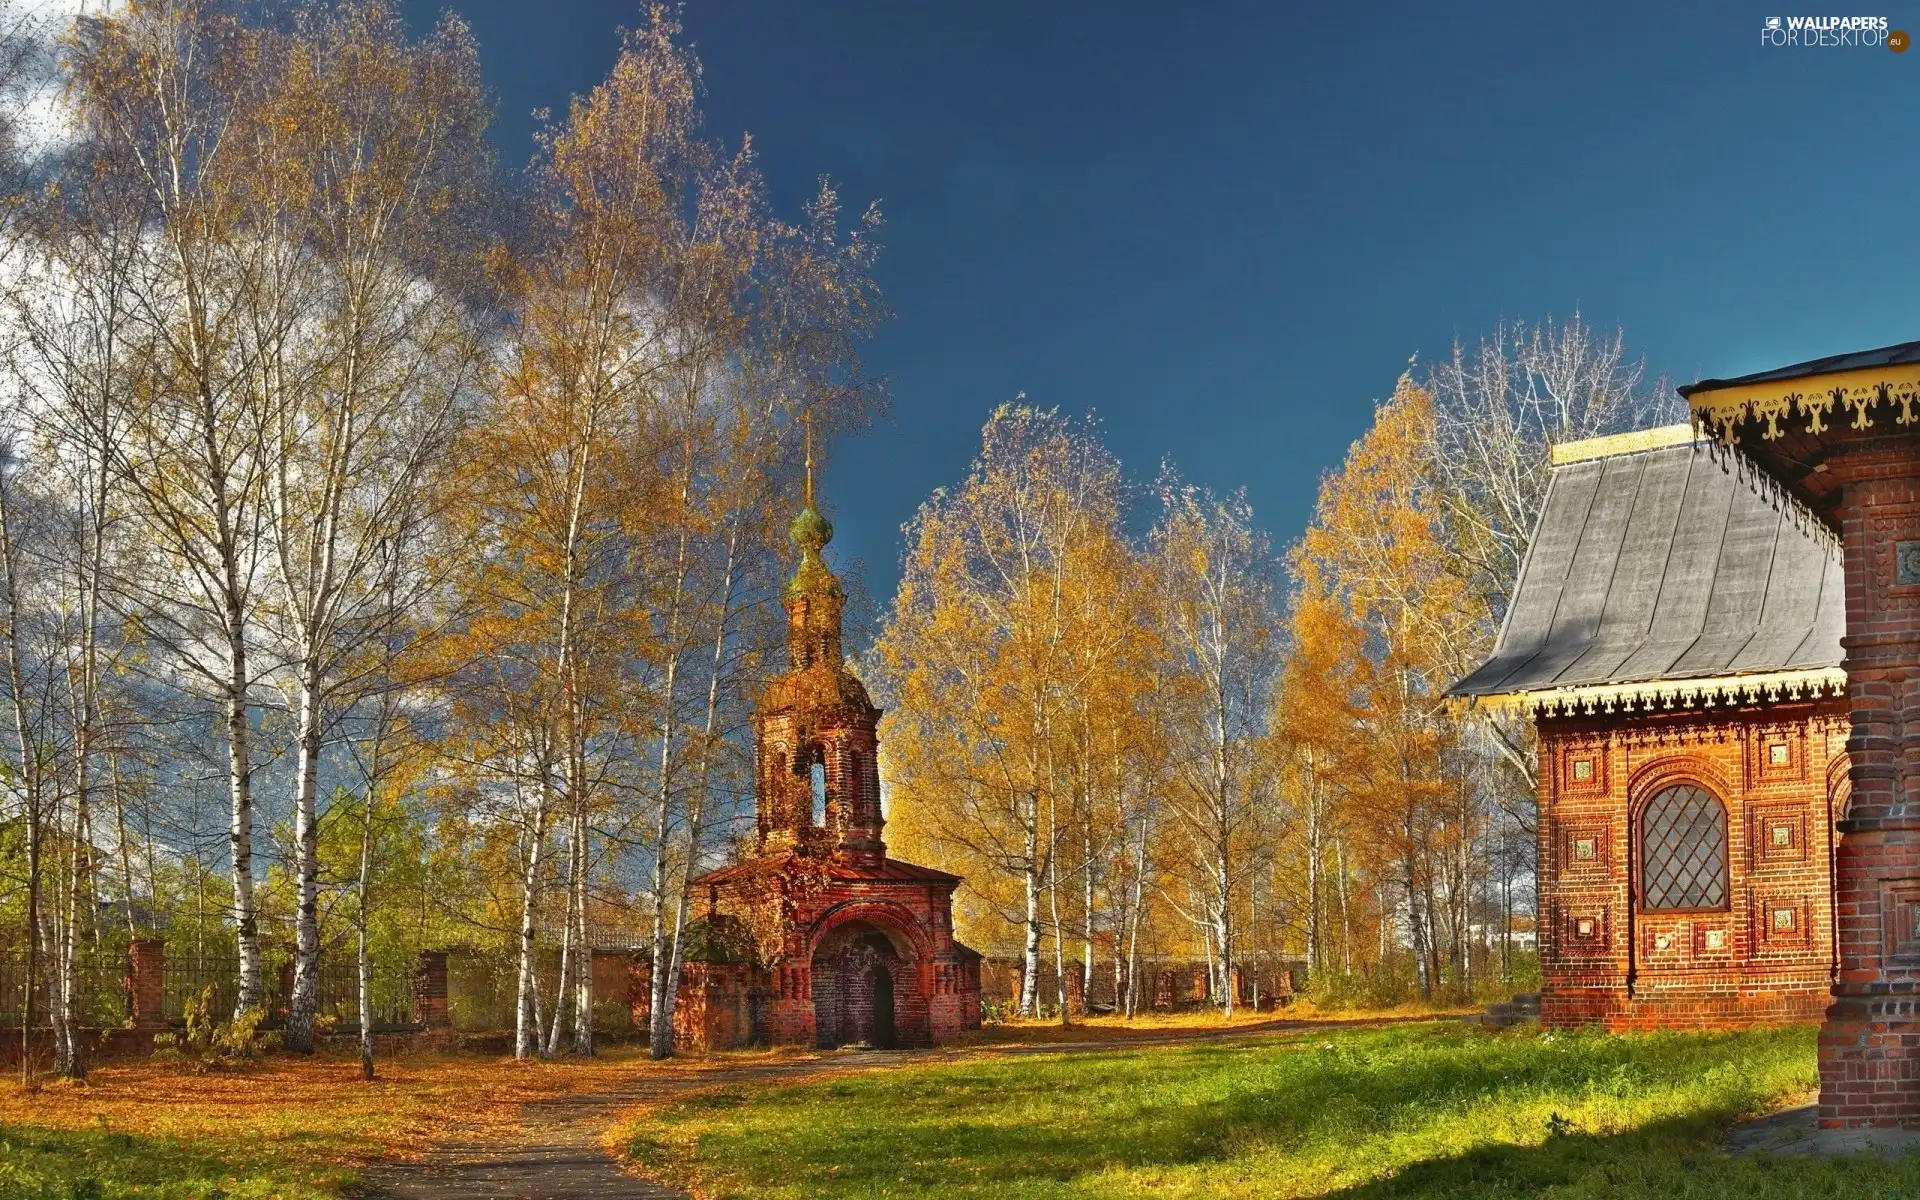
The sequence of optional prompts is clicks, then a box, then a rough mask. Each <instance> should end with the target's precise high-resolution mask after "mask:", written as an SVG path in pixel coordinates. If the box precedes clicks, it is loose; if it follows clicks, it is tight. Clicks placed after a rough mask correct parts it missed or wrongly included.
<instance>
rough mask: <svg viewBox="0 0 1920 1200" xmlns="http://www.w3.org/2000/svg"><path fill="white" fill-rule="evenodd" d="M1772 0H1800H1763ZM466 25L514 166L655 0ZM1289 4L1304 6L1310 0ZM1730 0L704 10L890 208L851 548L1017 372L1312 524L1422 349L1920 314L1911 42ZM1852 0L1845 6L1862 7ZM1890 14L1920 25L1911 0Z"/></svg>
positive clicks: (843, 529)
mask: <svg viewBox="0 0 1920 1200" xmlns="http://www.w3.org/2000/svg"><path fill="white" fill-rule="evenodd" d="M1768 2H1769V3H1772V2H1773V0H1768ZM442 7H452V8H454V9H456V10H458V11H460V12H462V13H464V14H465V15H466V16H467V17H468V18H469V20H471V21H472V23H473V26H474V29H475V32H476V34H477V36H478V37H479V39H480V43H481V49H482V53H483V56H484V61H485V66H486V72H487V78H488V82H489V84H490V86H491V87H492V88H494V89H495V91H496V93H497V96H498V99H499V105H500V122H499V127H498V129H497V130H496V140H497V141H498V143H499V144H500V147H501V149H502V151H503V153H504V155H505V157H506V158H507V160H508V161H510V162H519V161H522V160H524V159H525V158H526V157H527V155H529V154H530V153H531V150H532V143H531V136H530V135H531V130H532V121H531V119H530V117H529V115H528V114H529V113H530V112H531V111H532V110H533V109H535V108H537V107H540V106H551V107H553V108H554V109H555V110H556V111H558V110H560V109H561V108H562V107H563V106H564V104H565V101H566V99H567V97H568V96H569V95H570V94H572V93H575V92H580V91H584V90H586V89H587V88H589V87H591V86H592V85H593V84H594V83H596V82H597V81H598V80H599V79H600V78H601V77H602V75H604V73H605V71H606V69H607V67H608V66H609V65H610V63H611V62H612V59H613V55H614V53H615V49H616V38H615V32H614V31H615V30H616V28H618V27H619V26H621V25H623V24H625V25H632V24H636V23H638V21H639V19H640V9H639V8H638V7H637V5H635V4H631V3H624V2H623V3H599V2H594V0H546V2H544V3H528V2H526V0H452V2H451V4H450V5H448V4H442V3H438V2H436V0H425V2H421V3H413V2H411V0H410V2H409V4H408V11H409V13H410V15H411V16H413V17H414V18H416V19H417V20H418V21H419V22H421V23H422V24H424V23H426V22H428V21H430V20H431V19H432V17H433V14H434V13H435V12H437V11H438V10H439V9H440V8H442ZM1290 10H1292V11H1290ZM1790 11H1792V10H1782V9H1776V8H1762V7H1754V6H1736V5H1724V4H1689V5H1685V6H1677V5H1652V4H1649V5H1632V4H1617V3H1616V4H1607V5H1583V6H1574V5H1556V4H1539V3H1537V2H1536V3H1531V4H1524V5H1521V4H1513V5H1492V4H1488V5H1427V4H1423V5H1418V6H1406V7H1404V8H1398V7H1387V6H1382V7H1367V6H1358V5H1347V6H1333V5H1324V6H1315V7H1312V8H1308V7H1306V6H1289V5H1280V4H1272V3H1268V4H1239V3H1212V4H1209V3H1198V4H1191V5H1158V6H1148V5H1140V4H1130V3H1115V2H1109V3H1100V4H1095V3H1086V4H1082V3H1065V2H1057V0H1045V2H1041V0H1029V2H1028V3H999V2H993V3H987V2H980V3H968V4H958V3H934V2H929V0H891V2H889V0H804V2H799V0H778V2H776V0H689V3H688V4H687V6H686V9H685V12H684V19H685V24H686V27H687V34H688V37H689V38H690V39H691V40H692V42H693V43H694V45H695V47H696V49H697V50H698V52H699V54H700V56H701V58H702V60H703V62H704V64H705V67H706V83H707V91H708V95H707V97H706V100H705V109H706V113H707V117H708V130H709V133H710V134H712V135H713V136H715V137H719V138H722V139H725V140H727V141H737V139H738V137H739V135H740V134H741V133H742V132H744V131H751V132H752V133H753V135H754V138H755V140H756V144H757V145H758V147H759V149H760V151H761V153H762V155H763V164H764V167H765V169H766V171H767V174H768V176H769V179H770V181H771V183H772V185H773V187H774V189H775V192H776V196H777V198H778V200H779V202H780V203H781V205H782V207H783V208H784V209H785V211H787V212H788V213H793V212H795V211H797V209H798V206H799V204H800V202H801V201H802V200H804V198H805V197H806V196H807V195H808V194H809V193H810V192H811V190H812V186H813V180H814V178H815V177H816V176H817V175H819V174H823V173H824V174H828V175H831V176H832V177H833V178H834V179H835V180H836V181H837V182H838V183H839V184H840V185H841V187H842V191H843V195H844V197H845V198H846V200H847V201H848V204H849V206H850V207H853V208H857V207H859V206H861V205H863V204H864V203H865V202H866V201H868V200H869V199H876V200H878V201H879V202H880V203H881V205H882V208H883V210H884V212H885V213H886V216H887V228H886V230H885V234H884V243H885V245H886V253H885V256H884V259H883V261H882V265H881V268H880V279H881V283H882V286H883V287H884V289H885V290H886V293H887V296H888V299H889V300H890V302H891V303H892V304H893V306H894V308H895V309H896V311H897V314H898V315H897V317H896V319H895V320H894V321H893V322H892V324H891V325H890V326H889V327H888V328H887V329H886V330H885V332H884V333H883V334H882V335H881V336H880V337H879V338H878V339H877V340H876V341H875V342H874V343H873V344H872V345H871V346H870V347H869V357H870V362H871V364H872V365H873V366H874V367H875V368H876V369H878V370H880V371H882V372H884V373H886V374H887V375H888V376H889V377H890V378H891V381H892V387H893V394H894V406H893V412H892V414H891V415H890V417H889V418H888V419H887V420H886V421H885V422H884V423H883V424H882V425H881V426H880V427H879V428H877V429H875V430H873V431H872V432H870V433H868V434H866V435H864V436H862V437H860V438H858V439H854V440H851V441H849V442H847V443H846V444H844V445H842V446H839V447H837V448H836V452H835V455H834V461H833V466H832V471H831V474H830V477H829V478H828V480H827V481H826V485H825V487H826V495H827V498H828V499H829V500H830V501H831V502H832V506H833V509H834V518H835V524H836V527H837V528H838V530H839V531H840V532H839V537H838V540H837V543H836V548H838V549H840V550H841V551H842V556H843V558H854V559H858V560H861V561H862V563H863V565H864V567H865V570H866V576H867V583H868V586H869V588H870V589H871V591H872V592H873V593H874V594H875V595H876V596H877V597H879V598H882V599H884V598H885V597H886V596H887V595H889V594H890V592H891V589H892V586H893V582H894V580H895V578H896V576H897V569H898V568H897V563H898V558H899V554H900V540H899V533H898V530H899V526H900V524H901V523H902V522H903V521H905V520H907V519H908V518H909V517H910V516H911V515H912V513H913V511H914V509H915V507H916V506H917V505H918V504H919V502H920V501H921V500H922V499H924V498H925V496H926V495H927V493H928V492H929V491H931V490H932V489H933V488H935V487H937V486H940V485H941V484H945V483H950V482H953V481H955V480H957V479H958V478H960V477H961V475H962V474H963V473H964V471H965V469H966V465H967V463H968V461H969V460H970V459H971V457H972V455H973V452H974V448H975V443H976V440H977V435H978V430H979V427H980V424H981V422H982V421H983V420H984V419H985V417H986V415H987V414H988V412H989V411H991V409H992V408H993V407H994V406H995V405H996V404H998V403H1000V402H1002V401H1005V400H1008V399H1011V398H1012V397H1013V396H1014V395H1015V394H1016V393H1019V392H1023V391H1024V392H1025V393H1026V394H1027V396H1028V398H1029V399H1030V400H1031V401H1033V402H1035V403H1038V404H1042V405H1050V406H1054V405H1057V406H1059V407H1060V408H1062V409H1064V410H1068V411H1072V412H1076V413H1077V412H1081V411H1084V410H1087V409H1089V408H1091V409H1094V410H1096V411H1097V412H1098V413H1099V414H1100V416H1101V418H1102V420H1103V422H1104V425H1105V430H1106V434H1107V439H1108V442H1109V444H1110V445H1111V446H1112V447H1113V449H1114V450H1115V451H1116V453H1118V454H1119V455H1120V456H1121V458H1122V459H1123V461H1124V462H1125V463H1126V464H1127V465H1128V467H1129V469H1130V470H1131V471H1132V472H1133V473H1134V474H1135V475H1136V476H1140V477H1143V478H1150V477H1151V476H1152V475H1153V473H1154V471H1155V469H1156V467H1157V465H1158V463H1159V461H1160V460H1161V459H1162V458H1169V459H1171V460H1172V461H1173V462H1174V463H1175V464H1177V465H1178V466H1179V468H1180V469H1181V470H1182V471H1183V472H1184V473H1185V474H1186V475H1187V476H1188V477H1189V478H1191V479H1194V480H1196V481H1198V482H1200V483H1204V484H1207V485H1209V486H1212V487H1215V488H1219V489H1223V490H1224V489H1229V488H1233V487H1238V486H1245V487H1246V488H1247V490H1248V493H1249V495H1250V496H1251V498H1252V500H1253V502H1254V505H1255V509H1256V511H1257V512H1258V513H1259V515H1260V517H1261V519H1262V522H1263V523H1264V524H1265V525H1266V526H1267V527H1268V528H1269V529H1270V530H1272V532H1273V533H1274V535H1275V538H1276V540H1277V541H1279V542H1282V543H1284V542H1285V541H1288V540H1290V539H1292V538H1293V537H1295V536H1297V534H1298V533H1299V531H1300V528H1301V526H1302V525H1303V524H1304V522H1305V521H1306V519H1307V517H1308V515H1309V513H1310V510H1311V506H1312V502H1313V496H1314V491H1315V488H1316V486H1317V481H1318V478H1319V476H1320V474H1321V472H1323V471H1324V470H1326V469H1327V468H1329V467H1331V466H1334V465H1337V464H1338V462H1339V461H1340V458H1341V456H1342V454H1343V453H1344V452H1345V449H1346V446H1347V445H1348V443H1349V442H1351V441H1352V440H1353V439H1354V438H1355V437H1357V436H1358V435H1359V434H1360V433H1361V432H1362V431H1363V429H1364V428H1365V426H1366V424H1367V421H1368V418H1369V414H1370V412H1371V406H1372V404H1373V402H1374V401H1375V400H1376V399H1378V398H1380V397H1382V396H1384V395H1386V394H1387V393H1388V392H1389V391H1391V389H1392V386H1393V381H1394V378H1395V376H1396V375H1397V374H1398V373H1399V371H1400V370H1401V369H1402V368H1403V367H1404V366H1405V364H1406V362H1407V360H1408V358H1409V356H1411V355H1415V354H1418V355H1420V356H1421V357H1422V358H1423V359H1431V358H1434V357H1436V356H1439V355H1442V354H1444V353H1445V352H1446V350H1447V347H1448V345H1449V344H1450V342H1451V341H1452V339H1453V338H1454V337H1455V336H1459V337H1461V338H1462V339H1465V340H1467V341H1472V340H1474V339H1476V338H1477V337H1478V336H1479V335H1480V334H1481V333H1482V332H1484V331H1486V330H1488V329H1490V328H1491V327H1492V326H1493V325H1494V324H1495V322H1497V321H1498V320H1500V319H1501V318H1502V317H1507V318H1515V317H1519V318H1526V319H1537V318H1540V317H1542V316H1544V315H1545V314H1547V313H1549V312H1551V313H1555V314H1563V315H1564V314H1566V313H1567V312H1569V311H1570V310H1572V309H1574V308H1575V307H1576V306H1577V307H1578V308H1579V309H1580V310H1581V311H1582V313H1584V314H1585V316H1586V317H1587V318H1588V319H1589V320H1590V321H1591V322H1593V323H1595V324H1598V325H1601V326H1604V327H1612V326H1614V325H1619V326H1622V327H1624V328H1625V330H1626V333H1627V337H1628V341H1629V344H1630V346H1631V347H1632V349H1633V350H1634V352H1635V353H1636V354H1641V355H1644V356H1645V357H1646V359H1647V361H1648V366H1649V369H1650V370H1651V371H1653V372H1656V373H1659V372H1664V373H1666V374H1668V375H1670V376H1672V377H1673V378H1674V379H1675V380H1676V381H1678V382H1685V381H1687V380H1690V379H1693V378H1697V377H1700V376H1706V375H1731V374H1737V373H1741V372H1745V371H1750V370H1757V369H1761V368H1765V367H1770V366H1778V365H1781V364H1784V363H1788V362H1793V361H1796V360H1799V359H1803V358H1809V357H1814V356H1818V355H1823V354H1830V353H1837V352H1840V351H1844V350H1853V349H1861V348H1865V347H1868V346H1877V345H1882V344H1885V343H1889V342H1897V341H1904V340H1908V339H1912V338H1916V337H1920V293H1917V292H1916V289H1915V287H1914V277H1915V264H1916V262H1920V259H1917V258H1916V252H1917V251H1920V220H1917V219H1916V217H1920V186H1916V185H1920V158H1917V157H1916V154H1915V150H1916V137H1915V134H1916V132H1917V131H1920V51H1915V52H1912V53H1908V54H1904V55H1894V54H1892V53H1889V52H1888V51H1887V50H1885V49H1884V48H1881V49H1871V50H1869V49H1858V48H1851V49H1843V48H1820V49H1806V48H1763V47H1762V45H1761V38H1760V30H1761V27H1762V25H1763V22H1764V20H1765V18H1766V17H1768V16H1773V15H1782V16H1785V15H1787V13H1788V12H1790ZM1849 11H1851V10H1849ZM1863 11H1865V12H1868V13H1870V14H1871V15H1880V14H1881V13H1882V12H1884V13H1885V15H1887V16H1888V17H1889V18H1890V19H1891V22H1892V26H1893V27H1894V28H1896V29H1900V28H1908V29H1912V30H1914V31H1915V32H1917V33H1920V4H1916V5H1915V6H1914V7H1913V8H1912V9H1911V10H1910V11H1906V12H1902V11H1900V10H1880V9H1869V10H1863Z"/></svg>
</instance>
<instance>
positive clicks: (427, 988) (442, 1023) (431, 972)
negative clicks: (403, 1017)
mask: <svg viewBox="0 0 1920 1200" xmlns="http://www.w3.org/2000/svg"><path fill="white" fill-rule="evenodd" d="M413 1021H414V1024H416V1025H422V1026H425V1027H426V1028H428V1029H448V1028H451V1027H452V1025H453V1017H452V1015H451V1014H450V1013H449V1012H448V1011H447V952H446V951H445V950H422V951H421V952H420V963H419V967H418V968H417V969H416V971H415V973H414V976H413Z"/></svg>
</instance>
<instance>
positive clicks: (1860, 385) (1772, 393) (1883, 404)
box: [1687, 363, 1920, 444]
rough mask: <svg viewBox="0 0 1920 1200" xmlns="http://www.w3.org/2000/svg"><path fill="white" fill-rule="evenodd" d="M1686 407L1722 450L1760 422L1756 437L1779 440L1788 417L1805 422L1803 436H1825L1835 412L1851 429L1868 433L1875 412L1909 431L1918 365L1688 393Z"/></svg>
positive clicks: (1918, 396)
mask: <svg viewBox="0 0 1920 1200" xmlns="http://www.w3.org/2000/svg"><path fill="white" fill-rule="evenodd" d="M1687 403H1688V405H1689V407H1691V408H1692V410H1693V421H1694V424H1695V425H1696V426H1698V427H1699V428H1700V429H1701V430H1702V431H1705V432H1712V433H1713V434H1714V435H1715V436H1717V437H1718V438H1719V439H1720V440H1721V441H1723V442H1726V443H1728V444H1732V443H1734V442H1738V441H1739V440H1740V433H1739V431H1740V428H1741V427H1742V426H1744V425H1747V424H1750V423H1752V424H1758V423H1760V422H1765V423H1766V428H1764V429H1762V430H1761V431H1760V436H1761V437H1762V438H1763V439H1765V440H1767V441H1772V440H1773V439H1775V438H1777V437H1779V436H1780V422H1782V421H1785V420H1787V419H1788V418H1789V417H1792V416H1794V415H1798V416H1801V417H1804V418H1805V419H1806V423H1807V425H1806V431H1807V432H1808V433H1825V432H1826V429H1827V421H1828V419H1829V418H1831V417H1832V416H1833V415H1834V411H1835V409H1840V410H1843V411H1842V413H1841V414H1840V415H1841V416H1842V417H1844V416H1845V415H1846V414H1847V413H1851V414H1852V421H1851V424H1852V426H1853V428H1855V429H1871V428H1873V410H1874V409H1876V408H1878V409H1882V410H1884V411H1883V413H1882V415H1883V416H1891V417H1892V418H1893V421H1894V423H1895V424H1898V425H1911V424H1913V422H1914V405H1915V404H1916V403H1920V363H1902V364H1899V365H1894V366H1882V367H1864V368H1861V369H1858V370H1853V371H1838V372H1833V373H1831V374H1825V375H1804V376H1800V377H1798V378H1794V379H1774V380H1769V381H1767V382H1765V383H1749V384H1734V385H1729V386H1726V387H1717V388H1712V389H1710V390H1694V391H1691V392H1690V393H1689V394H1687Z"/></svg>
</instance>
